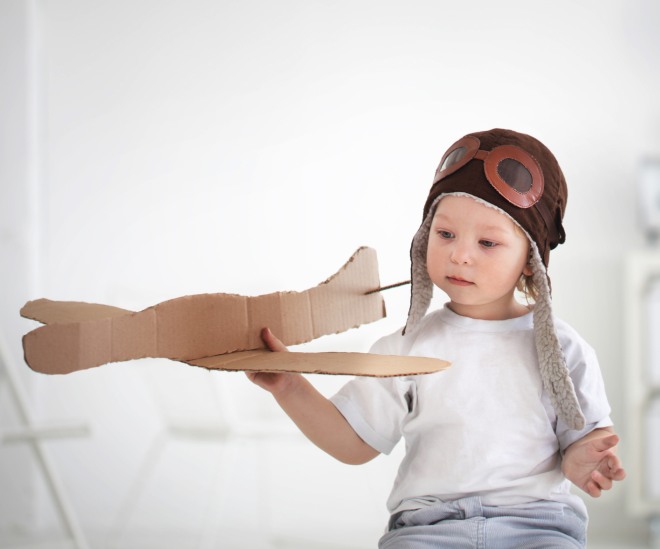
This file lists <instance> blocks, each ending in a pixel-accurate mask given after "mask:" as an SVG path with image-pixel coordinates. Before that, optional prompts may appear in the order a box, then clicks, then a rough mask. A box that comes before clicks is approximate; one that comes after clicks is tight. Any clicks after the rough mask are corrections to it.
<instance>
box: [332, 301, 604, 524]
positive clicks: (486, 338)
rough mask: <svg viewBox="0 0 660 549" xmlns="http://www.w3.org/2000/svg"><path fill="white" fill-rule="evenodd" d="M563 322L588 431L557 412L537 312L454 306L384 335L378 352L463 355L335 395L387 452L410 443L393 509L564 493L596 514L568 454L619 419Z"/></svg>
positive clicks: (592, 363)
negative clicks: (574, 489) (480, 312)
mask: <svg viewBox="0 0 660 549" xmlns="http://www.w3.org/2000/svg"><path fill="white" fill-rule="evenodd" d="M555 326H556V329H557V335H558V337H559V341H560V343H561V345H562V348H563V350H564V354H565V356H566V362H567V365H568V368H569V371H570V374H571V378H572V380H573V384H574V385H575V389H576V393H577V397H578V400H579V402H580V406H581V407H582V412H583V413H584V415H585V418H586V424H587V427H586V428H585V429H584V430H582V431H571V430H569V429H568V428H567V427H566V426H565V425H564V424H563V422H562V421H561V420H559V421H558V420H557V415H556V414H555V411H554V409H553V408H552V405H551V404H550V401H549V399H548V396H547V394H546V393H545V391H544V389H543V386H542V382H541V377H540V374H539V368H538V361H537V357H536V348H535V344H534V333H533V324H532V313H529V314H527V315H525V316H522V317H519V318H513V319H509V320H501V321H491V320H475V319H471V318H467V317H463V316H460V315H457V314H456V313H454V312H453V311H451V310H450V309H449V308H448V307H446V306H445V308H444V309H441V310H439V311H435V312H433V313H431V314H429V315H427V316H426V317H425V318H424V319H423V320H422V322H421V323H420V325H419V326H418V327H417V328H416V329H415V330H414V331H412V332H409V333H406V335H404V336H402V335H401V332H400V331H399V332H396V333H394V334H391V335H389V336H386V337H384V338H382V339H380V340H379V341H378V342H376V344H375V345H374V346H373V348H372V349H371V352H373V353H377V354H389V355H412V356H427V357H438V358H443V359H446V360H449V361H451V363H452V365H451V367H450V368H449V369H447V370H444V371H442V372H437V373H434V374H429V375H420V376H408V377H389V378H356V379H354V380H352V381H350V382H348V383H347V384H346V385H345V386H344V387H343V388H342V389H340V391H339V392H338V393H337V394H336V395H335V396H333V397H332V399H331V400H332V402H333V403H334V404H335V406H336V407H337V408H338V409H339V411H340V412H341V413H342V414H343V415H344V416H345V417H346V419H347V420H348V422H349V423H350V424H351V426H352V427H353V428H354V430H355V431H356V432H357V434H358V435H359V436H360V437H361V438H362V439H363V440H364V441H365V442H367V443H368V444H369V445H371V446H372V447H373V448H375V449H376V450H378V451H379V452H381V453H385V454H388V453H389V452H391V451H392V449H393V448H394V446H395V445H396V444H397V442H398V441H399V440H400V439H401V438H402V437H403V438H404V439H405V444H406V455H405V457H404V459H403V461H402V463H401V466H400V468H399V472H398V475H397V478H396V480H395V483H394V487H393V489H392V492H391V494H390V497H389V499H388V502H387V506H388V509H389V511H390V512H391V513H396V512H398V511H403V510H408V509H417V508H420V507H423V506H424V505H425V504H428V503H429V502H430V501H432V500H437V499H441V500H443V501H448V500H454V499H458V498H461V497H466V496H473V495H478V496H481V498H482V502H483V504H484V505H518V504H524V503H528V502H531V501H538V500H552V501H560V502H565V503H568V504H570V505H572V506H574V507H575V508H576V510H579V511H581V512H582V513H584V514H585V515H586V509H585V507H584V504H583V503H582V501H581V500H580V498H578V497H577V496H575V495H572V494H570V491H569V490H570V482H569V481H568V480H566V479H565V477H564V476H563V474H562V472H561V453H560V450H563V449H565V448H566V447H567V446H569V445H570V444H571V443H572V442H574V441H575V440H578V439H579V438H581V437H582V436H584V435H585V434H586V433H588V432H590V431H591V430H593V429H594V428H596V427H606V426H610V425H612V422H611V420H610V418H609V414H610V407H609V404H608V402H607V397H606V395H605V389H604V385H603V380H602V376H601V373H600V368H599V366H598V362H597V359H596V355H595V353H594V351H593V349H592V348H591V347H590V346H589V345H588V344H587V343H586V342H585V341H584V340H583V339H582V338H581V337H580V336H579V335H578V334H577V333H576V332H575V330H573V329H572V328H571V327H570V326H568V325H567V324H566V323H564V322H562V321H560V320H558V319H555Z"/></svg>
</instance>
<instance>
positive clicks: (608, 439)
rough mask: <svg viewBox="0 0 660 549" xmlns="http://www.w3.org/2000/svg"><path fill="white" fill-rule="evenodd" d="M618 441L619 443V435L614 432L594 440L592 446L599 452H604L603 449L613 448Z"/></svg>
mask: <svg viewBox="0 0 660 549" xmlns="http://www.w3.org/2000/svg"><path fill="white" fill-rule="evenodd" d="M618 443H619V437H618V436H617V435H615V434H612V435H608V436H605V437H601V438H597V439H596V440H594V442H593V448H595V449H596V450H597V451H599V452H604V451H605V450H609V449H611V448H614V447H615V446H616V445H617V444H618Z"/></svg>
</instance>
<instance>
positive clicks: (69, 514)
mask: <svg viewBox="0 0 660 549" xmlns="http://www.w3.org/2000/svg"><path fill="white" fill-rule="evenodd" d="M14 364H15V363H14V361H13V360H12V358H11V357H10V356H9V348H8V346H7V344H6V342H5V339H4V336H3V334H2V333H1V332H0V382H2V381H3V379H4V381H5V382H6V383H7V386H8V389H9V394H10V395H11V398H12V401H13V402H12V403H13V405H14V406H15V408H16V412H17V416H18V417H19V418H20V421H21V422H22V424H23V427H21V428H20V429H13V430H2V431H0V445H5V444H7V445H8V444H28V445H29V446H30V448H31V450H32V453H33V455H34V457H35V460H36V464H37V467H38V470H39V472H40V473H41V475H42V476H43V479H44V480H45V482H46V484H47V486H48V490H49V494H50V496H51V498H52V500H53V503H54V504H55V508H56V510H57V513H58V515H59V518H60V520H61V522H62V524H63V526H64V529H65V532H66V535H67V537H66V538H65V539H60V540H52V539H51V540H44V541H42V542H39V543H30V545H29V546H28V545H25V543H24V542H21V543H20V545H17V546H16V547H22V548H27V547H29V548H31V549H37V548H38V547H43V548H44V549H45V548H53V547H74V548H76V549H86V548H87V547H88V544H87V540H86V538H85V535H84V533H83V531H82V529H81V528H80V525H79V523H78V519H77V516H76V513H75V510H74V508H73V507H72V506H71V504H70V503H69V500H68V498H67V496H66V491H65V489H64V486H63V485H62V483H61V482H60V479H59V477H58V475H57V471H56V470H55V467H54V466H53V462H52V461H51V459H50V457H49V456H48V453H47V452H46V450H45V448H43V446H42V441H44V440H46V439H54V438H68V437H72V436H86V435H88V434H89V429H88V428H87V426H85V425H82V424H80V425H39V424H37V423H35V421H34V420H33V416H32V413H31V411H30V403H29V399H28V397H27V395H26V393H25V390H24V388H23V386H22V385H21V383H20V379H19V377H18V375H17V372H16V371H15V366H14ZM17 543H18V542H17Z"/></svg>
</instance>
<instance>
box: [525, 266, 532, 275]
mask: <svg viewBox="0 0 660 549" xmlns="http://www.w3.org/2000/svg"><path fill="white" fill-rule="evenodd" d="M523 274H524V275H525V276H532V266H531V265H530V264H529V263H528V264H527V265H525V267H524V268H523Z"/></svg>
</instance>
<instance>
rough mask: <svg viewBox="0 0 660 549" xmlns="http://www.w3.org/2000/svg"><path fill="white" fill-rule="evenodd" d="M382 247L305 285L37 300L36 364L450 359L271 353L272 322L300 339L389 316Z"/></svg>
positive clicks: (58, 367) (404, 364)
mask: <svg viewBox="0 0 660 549" xmlns="http://www.w3.org/2000/svg"><path fill="white" fill-rule="evenodd" d="M376 288H379V278H378V263H377V259H376V252H375V251H374V250H373V249H371V248H360V249H358V250H357V251H356V252H355V254H354V255H353V256H352V257H351V258H350V259H349V260H348V262H347V263H346V264H345V265H344V266H343V267H342V268H341V269H340V270H339V271H338V272H337V273H336V274H335V275H333V276H332V277H330V278H329V279H328V280H326V281H325V282H323V283H321V284H319V285H318V286H316V287H314V288H311V289H309V290H306V291H304V292H276V293H272V294H266V295H262V296H256V297H248V296H241V295H236V294H223V293H218V294H201V295H192V296H186V297H180V298H176V299H172V300H169V301H165V302H163V303H159V304H158V305H154V306H152V307H149V308H147V309H145V310H143V311H140V312H134V311H128V310H126V309H121V308H118V307H113V306H110V305H100V304H94V303H82V302H62V301H50V300H48V299H38V300H36V301H30V302H28V303H26V305H25V306H24V307H23V308H22V309H21V315H22V316H24V317H26V318H31V319H33V320H37V321H39V322H42V323H44V324H46V325H45V326H42V327H40V328H37V329H35V330H33V331H31V332H29V333H27V334H26V335H25V336H24V337H23V349H24V353H25V361H26V362H27V364H28V365H29V366H30V367H31V368H32V369H33V370H35V371H38V372H42V373H47V374H66V373H70V372H74V371H78V370H84V369H87V368H92V367H95V366H100V365H103V364H107V363H110V362H122V361H126V360H132V359H139V358H147V357H153V358H169V359H172V360H178V361H181V362H185V363H188V364H190V365H194V366H200V367H204V368H208V369H221V370H253V371H294V372H303V373H327V374H347V375H373V376H390V375H411V374H417V373H431V372H435V371H438V370H441V369H443V368H446V367H447V366H448V363H446V362H444V361H441V360H437V359H425V358H418V357H383V356H377V355H369V354H365V353H271V352H269V351H267V350H265V349H264V344H263V342H262V341H261V337H260V332H261V329H262V328H263V327H265V326H268V327H269V328H270V329H271V330H272V331H273V333H275V334H277V335H278V337H279V338H280V339H281V340H282V342H283V343H284V344H285V345H287V346H289V345H297V344H300V343H305V342H307V341H311V340H312V339H316V338H318V337H320V336H323V335H329V334H334V333H339V332H343V331H346V330H348V329H350V328H355V327H357V326H360V325H361V324H365V323H368V322H373V321H376V320H379V319H381V318H383V317H384V316H385V305H384V302H383V299H382V296H381V295H380V293H371V294H368V295H367V292H369V291H370V290H374V289H376Z"/></svg>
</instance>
